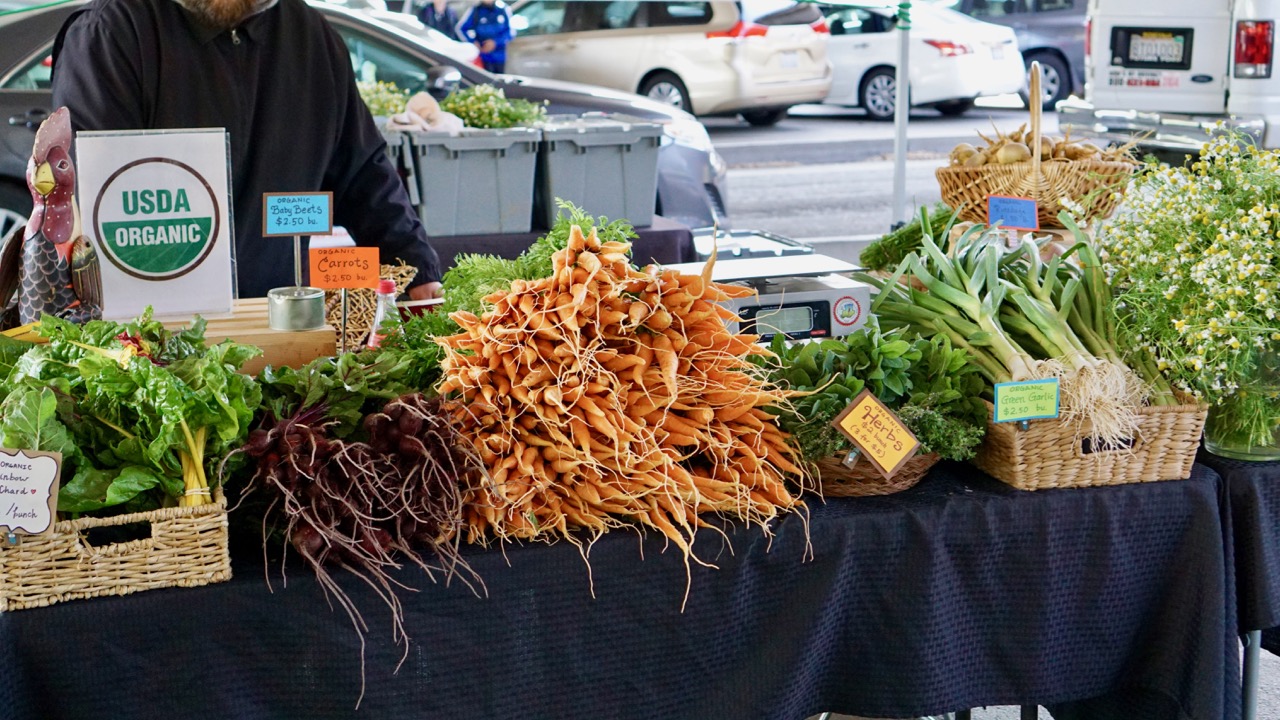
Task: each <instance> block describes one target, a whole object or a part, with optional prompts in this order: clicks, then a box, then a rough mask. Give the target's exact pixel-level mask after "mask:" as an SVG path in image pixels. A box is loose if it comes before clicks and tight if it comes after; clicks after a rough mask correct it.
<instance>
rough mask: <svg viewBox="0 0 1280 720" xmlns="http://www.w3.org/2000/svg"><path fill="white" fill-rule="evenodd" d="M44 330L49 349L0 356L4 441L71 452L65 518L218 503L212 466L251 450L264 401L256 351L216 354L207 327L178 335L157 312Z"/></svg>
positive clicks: (48, 321) (43, 325) (53, 321)
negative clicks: (242, 448)
mask: <svg viewBox="0 0 1280 720" xmlns="http://www.w3.org/2000/svg"><path fill="white" fill-rule="evenodd" d="M39 332H40V334H41V335H43V336H44V337H46V338H47V339H48V340H49V342H48V344H46V345H36V346H32V347H31V348H30V349H28V350H27V351H26V352H25V353H23V354H22V355H21V356H20V357H18V358H17V360H16V361H14V362H13V363H12V365H7V364H6V363H7V360H0V371H3V372H4V377H3V378H2V379H0V387H3V388H4V389H5V393H6V394H5V397H4V400H3V403H2V404H0V441H3V442H4V443H5V445H6V446H7V447H23V448H29V449H36V450H53V451H57V452H61V453H62V454H63V459H64V464H65V466H66V469H67V471H68V473H69V478H70V479H68V480H65V481H64V483H63V484H62V486H61V488H60V490H59V494H58V509H59V510H61V511H63V512H71V513H83V512H90V511H96V510H102V509H104V508H109V507H114V506H124V508H125V509H126V510H142V509H151V508H155V507H161V506H172V505H175V504H178V505H200V504H204V503H207V502H210V491H209V475H210V473H209V468H210V467H211V463H210V460H211V459H217V458H221V457H222V456H223V455H224V454H225V453H226V452H227V451H228V450H230V449H231V448H233V447H237V446H239V445H240V444H241V443H242V442H243V440H244V438H245V436H246V434H247V433H248V429H249V423H250V422H251V421H252V419H253V416H254V413H255V412H256V411H257V408H258V405H259V402H260V398H261V394H260V390H259V388H258V385H257V383H256V382H255V381H254V380H253V378H251V377H248V376H246V375H242V374H240V373H239V372H238V370H239V368H240V367H241V366H242V365H243V364H244V363H245V362H246V361H247V360H249V359H250V358H252V357H254V356H255V355H257V354H258V353H259V350H258V349H257V348H253V347H250V346H246V345H239V344H236V343H233V342H230V341H227V342H223V343H221V344H219V345H215V346H213V347H208V348H206V347H205V344H204V322H203V321H202V320H197V321H196V322H195V323H194V324H193V325H192V326H191V327H190V328H187V329H185V330H183V331H181V332H178V333H173V332H170V331H169V330H167V329H165V328H164V327H163V326H162V325H161V324H160V323H159V322H158V321H156V320H154V319H153V318H152V317H151V313H150V311H148V312H147V313H145V314H144V315H143V316H142V317H140V318H139V319H138V320H136V321H134V322H130V323H123V324H122V323H115V322H108V321H102V320H97V321H92V322H89V323H86V324H84V325H74V324H72V323H68V322H66V321H63V320H59V319H57V318H52V317H48V316H46V317H44V318H42V319H41V321H40V325H39ZM3 357H4V355H3V348H0V358H3ZM67 476H68V475H67V474H64V477H67Z"/></svg>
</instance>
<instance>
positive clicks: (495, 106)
mask: <svg viewBox="0 0 1280 720" xmlns="http://www.w3.org/2000/svg"><path fill="white" fill-rule="evenodd" d="M440 109H441V110H444V111H445V112H450V113H453V114H454V115H457V116H458V117H459V118H461V119H462V123H463V124H464V125H466V126H467V127H473V128H512V127H532V126H533V125H536V124H537V123H539V122H541V121H542V120H543V119H544V118H545V117H546V116H547V109H546V106H545V104H538V103H535V102H530V101H528V100H521V99H519V98H515V99H509V98H507V94H506V92H504V91H503V89H502V88H500V87H495V86H493V85H472V86H471V87H469V88H464V89H462V90H457V91H455V92H452V93H449V96H448V97H446V98H445V99H444V100H442V101H441V102H440Z"/></svg>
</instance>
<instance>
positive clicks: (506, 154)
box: [411, 128, 542, 235]
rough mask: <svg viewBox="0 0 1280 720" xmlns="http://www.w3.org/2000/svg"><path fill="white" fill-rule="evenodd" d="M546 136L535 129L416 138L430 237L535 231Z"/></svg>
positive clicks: (423, 209) (419, 135) (424, 214)
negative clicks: (535, 189) (535, 195)
mask: <svg viewBox="0 0 1280 720" xmlns="http://www.w3.org/2000/svg"><path fill="white" fill-rule="evenodd" d="M541 137H542V133H541V132H540V131H539V130H535V129H532V128H511V129H506V130H482V129H467V130H464V131H463V132H462V133H460V134H458V135H451V134H449V133H421V132H419V133H412V134H411V138H412V139H411V142H412V146H413V157H414V165H415V170H416V172H417V175H418V187H419V188H420V190H421V193H422V205H421V206H420V210H419V214H420V216H421V217H422V224H423V226H425V227H426V230H427V234H428V235H484V234H495V233H524V232H529V230H531V229H532V227H533V181H534V172H535V170H536V167H537V157H538V141H539V139H540V138H541Z"/></svg>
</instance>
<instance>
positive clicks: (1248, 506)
mask: <svg viewBox="0 0 1280 720" xmlns="http://www.w3.org/2000/svg"><path fill="white" fill-rule="evenodd" d="M1197 460H1198V461H1199V462H1201V463H1204V464H1205V465H1207V466H1209V467H1211V468H1213V470H1214V471H1215V472H1217V473H1218V475H1220V476H1221V477H1222V481H1223V485H1224V486H1225V489H1226V493H1227V501H1228V504H1229V507H1230V511H1231V536H1232V539H1233V545H1234V555H1235V566H1236V597H1237V600H1238V602H1239V611H1238V612H1237V615H1238V616H1239V620H1240V630H1241V632H1247V631H1249V630H1264V629H1266V628H1271V627H1275V626H1277V625H1280V462H1271V463H1259V462H1245V461H1242V460H1231V459H1229V458H1223V457H1218V456H1217V455H1214V454H1212V453H1210V452H1207V451H1205V450H1203V449H1202V450H1201V451H1200V456H1199V457H1198V458H1197Z"/></svg>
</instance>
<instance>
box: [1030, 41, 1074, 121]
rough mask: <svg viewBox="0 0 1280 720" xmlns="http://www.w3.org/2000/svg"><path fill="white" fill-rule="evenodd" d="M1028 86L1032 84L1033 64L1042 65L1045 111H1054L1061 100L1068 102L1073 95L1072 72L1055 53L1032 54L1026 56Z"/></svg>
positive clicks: (1041, 90) (1041, 84)
mask: <svg viewBox="0 0 1280 720" xmlns="http://www.w3.org/2000/svg"><path fill="white" fill-rule="evenodd" d="M1026 61H1027V75H1028V77H1027V85H1030V84H1031V77H1030V74H1031V63H1032V61H1038V62H1039V63H1040V74H1041V77H1040V92H1042V93H1043V94H1044V100H1043V102H1044V105H1043V107H1044V109H1045V110H1053V109H1054V108H1055V107H1057V105H1058V101H1059V100H1066V99H1067V97H1069V96H1070V95H1071V71H1070V70H1068V69H1067V64H1066V63H1065V62H1063V61H1062V58H1060V57H1058V56H1057V55H1054V54H1053V53H1044V52H1041V53H1032V54H1030V55H1027V56H1026Z"/></svg>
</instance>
